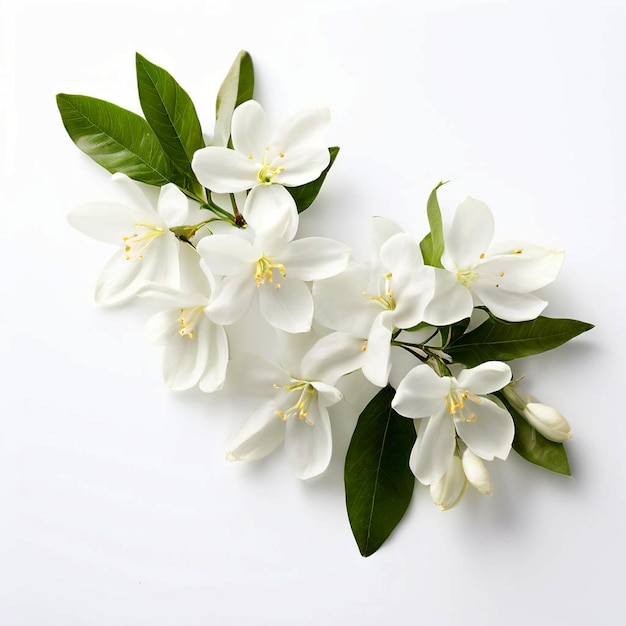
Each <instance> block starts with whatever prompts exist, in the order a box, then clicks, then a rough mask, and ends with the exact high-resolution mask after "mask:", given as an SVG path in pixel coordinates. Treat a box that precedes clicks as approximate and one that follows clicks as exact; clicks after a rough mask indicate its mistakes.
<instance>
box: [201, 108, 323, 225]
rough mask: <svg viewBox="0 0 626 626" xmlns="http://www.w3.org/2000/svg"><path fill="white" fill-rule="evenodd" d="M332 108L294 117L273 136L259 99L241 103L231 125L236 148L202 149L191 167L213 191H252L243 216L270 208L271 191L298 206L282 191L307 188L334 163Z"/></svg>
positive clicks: (309, 111) (311, 111)
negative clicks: (329, 141)
mask: <svg viewBox="0 0 626 626" xmlns="http://www.w3.org/2000/svg"><path fill="white" fill-rule="evenodd" d="M329 120H330V113H329V111H328V109H326V108H322V109H311V110H308V111H304V112H302V113H299V114H297V115H294V116H293V117H291V118H289V119H288V120H287V121H286V122H285V123H284V124H283V125H282V126H280V127H279V129H278V130H277V132H276V133H275V134H273V135H271V134H270V131H269V126H268V122H267V116H266V114H265V111H263V109H262V107H261V105H260V104H259V103H258V102H256V101H255V100H248V101H247V102H244V103H243V104H240V105H239V106H238V107H237V108H236V109H235V111H234V113H233V117H232V125H231V137H232V144H233V149H232V150H231V149H229V148H225V147H222V146H208V147H206V148H202V149H200V150H198V151H197V152H196V153H195V154H194V156H193V160H192V168H193V170H194V172H195V174H196V176H197V177H198V180H199V181H200V182H201V183H202V184H203V185H204V186H206V187H207V188H208V189H210V190H211V191H214V192H217V193H236V192H240V191H246V190H248V189H251V192H250V194H249V195H248V198H247V199H246V202H245V205H244V207H243V211H242V212H243V216H244V218H245V219H246V220H247V219H248V215H247V214H248V211H249V210H250V207H251V206H254V205H255V204H257V203H264V204H267V198H266V197H267V194H268V189H269V188H271V187H276V189H274V196H275V197H276V196H281V197H282V198H281V202H282V203H283V204H291V207H292V210H293V211H295V210H296V208H295V202H294V201H293V198H292V197H291V195H290V194H289V192H287V191H286V190H285V189H284V187H283V186H287V187H295V186H298V185H303V184H305V183H308V182H310V181H312V180H315V179H316V178H318V177H319V175H320V174H321V173H322V171H323V170H324V169H325V168H326V167H327V166H328V164H329V162H330V153H329V151H328V148H327V147H326V146H325V145H324V143H323V136H324V133H325V131H326V128H327V127H328V122H329Z"/></svg>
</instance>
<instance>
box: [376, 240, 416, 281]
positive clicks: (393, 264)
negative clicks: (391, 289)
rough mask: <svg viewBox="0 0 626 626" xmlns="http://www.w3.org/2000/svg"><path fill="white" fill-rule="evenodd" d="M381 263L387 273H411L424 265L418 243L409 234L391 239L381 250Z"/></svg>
mask: <svg viewBox="0 0 626 626" xmlns="http://www.w3.org/2000/svg"><path fill="white" fill-rule="evenodd" d="M380 262H381V264H382V266H383V268H384V269H385V272H391V273H392V274H393V273H396V272H402V273H406V272H410V271H413V270H415V269H418V268H419V267H422V266H423V265H424V260H423V259H422V252H421V250H420V247H419V244H418V243H417V241H416V240H415V239H414V238H413V237H411V235H409V234H408V233H398V234H397V235H393V236H392V237H390V238H389V239H388V240H387V241H386V242H385V243H384V244H383V245H382V246H381V248H380Z"/></svg>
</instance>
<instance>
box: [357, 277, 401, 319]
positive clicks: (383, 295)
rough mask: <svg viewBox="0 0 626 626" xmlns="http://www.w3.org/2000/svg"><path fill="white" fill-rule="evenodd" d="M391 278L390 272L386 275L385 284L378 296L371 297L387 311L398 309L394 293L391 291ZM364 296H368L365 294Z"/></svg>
mask: <svg viewBox="0 0 626 626" xmlns="http://www.w3.org/2000/svg"><path fill="white" fill-rule="evenodd" d="M391 277H392V274H391V272H389V274H384V275H383V278H384V284H382V285H379V288H378V295H377V296H370V300H373V301H374V302H378V304H380V306H382V307H383V309H386V310H387V311H393V310H394V309H395V308H396V301H395V299H394V297H393V291H392V289H391ZM364 295H367V294H365V293H364Z"/></svg>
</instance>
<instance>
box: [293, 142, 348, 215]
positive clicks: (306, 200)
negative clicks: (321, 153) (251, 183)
mask: <svg viewBox="0 0 626 626" xmlns="http://www.w3.org/2000/svg"><path fill="white" fill-rule="evenodd" d="M328 151H329V152H330V162H329V163H328V167H327V168H326V169H325V170H324V171H323V172H322V173H321V174H320V175H319V177H318V178H316V179H315V180H312V181H311V182H310V183H306V184H304V185H299V186H298V187H287V188H286V189H287V191H288V192H289V193H290V194H291V196H292V197H293V199H294V200H295V201H296V206H297V207H298V213H302V211H305V210H306V209H308V208H309V207H310V206H311V204H313V201H314V200H315V198H317V194H319V192H320V189H321V188H322V185H323V184H324V180H325V179H326V174H328V172H329V170H330V168H331V167H332V166H333V163H334V162H335V159H336V158H337V155H338V154H339V148H338V147H337V146H334V147H332V148H328Z"/></svg>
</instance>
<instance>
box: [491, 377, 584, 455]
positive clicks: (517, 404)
mask: <svg viewBox="0 0 626 626" xmlns="http://www.w3.org/2000/svg"><path fill="white" fill-rule="evenodd" d="M502 391H503V393H504V395H505V396H506V398H507V400H508V401H509V402H510V403H511V404H512V405H513V407H514V408H515V409H517V410H518V411H519V412H520V413H521V414H522V415H523V416H524V418H525V419H526V421H527V422H528V423H529V424H530V425H531V426H532V427H533V428H535V429H536V430H538V431H539V432H540V433H541V434H542V435H543V436H544V437H545V438H546V439H550V441H556V442H559V443H563V442H564V441H569V440H570V439H571V438H572V428H571V426H570V424H569V422H568V421H567V420H566V419H565V418H564V417H563V415H561V413H559V411H557V410H556V409H554V408H552V407H551V406H547V405H546V404H542V403H541V402H539V401H538V400H537V398H535V397H534V396H531V395H530V394H529V393H524V392H522V391H521V390H518V387H517V383H516V382H514V383H510V384H509V385H507V386H506V387H505V388H504V389H503V390H502Z"/></svg>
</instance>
